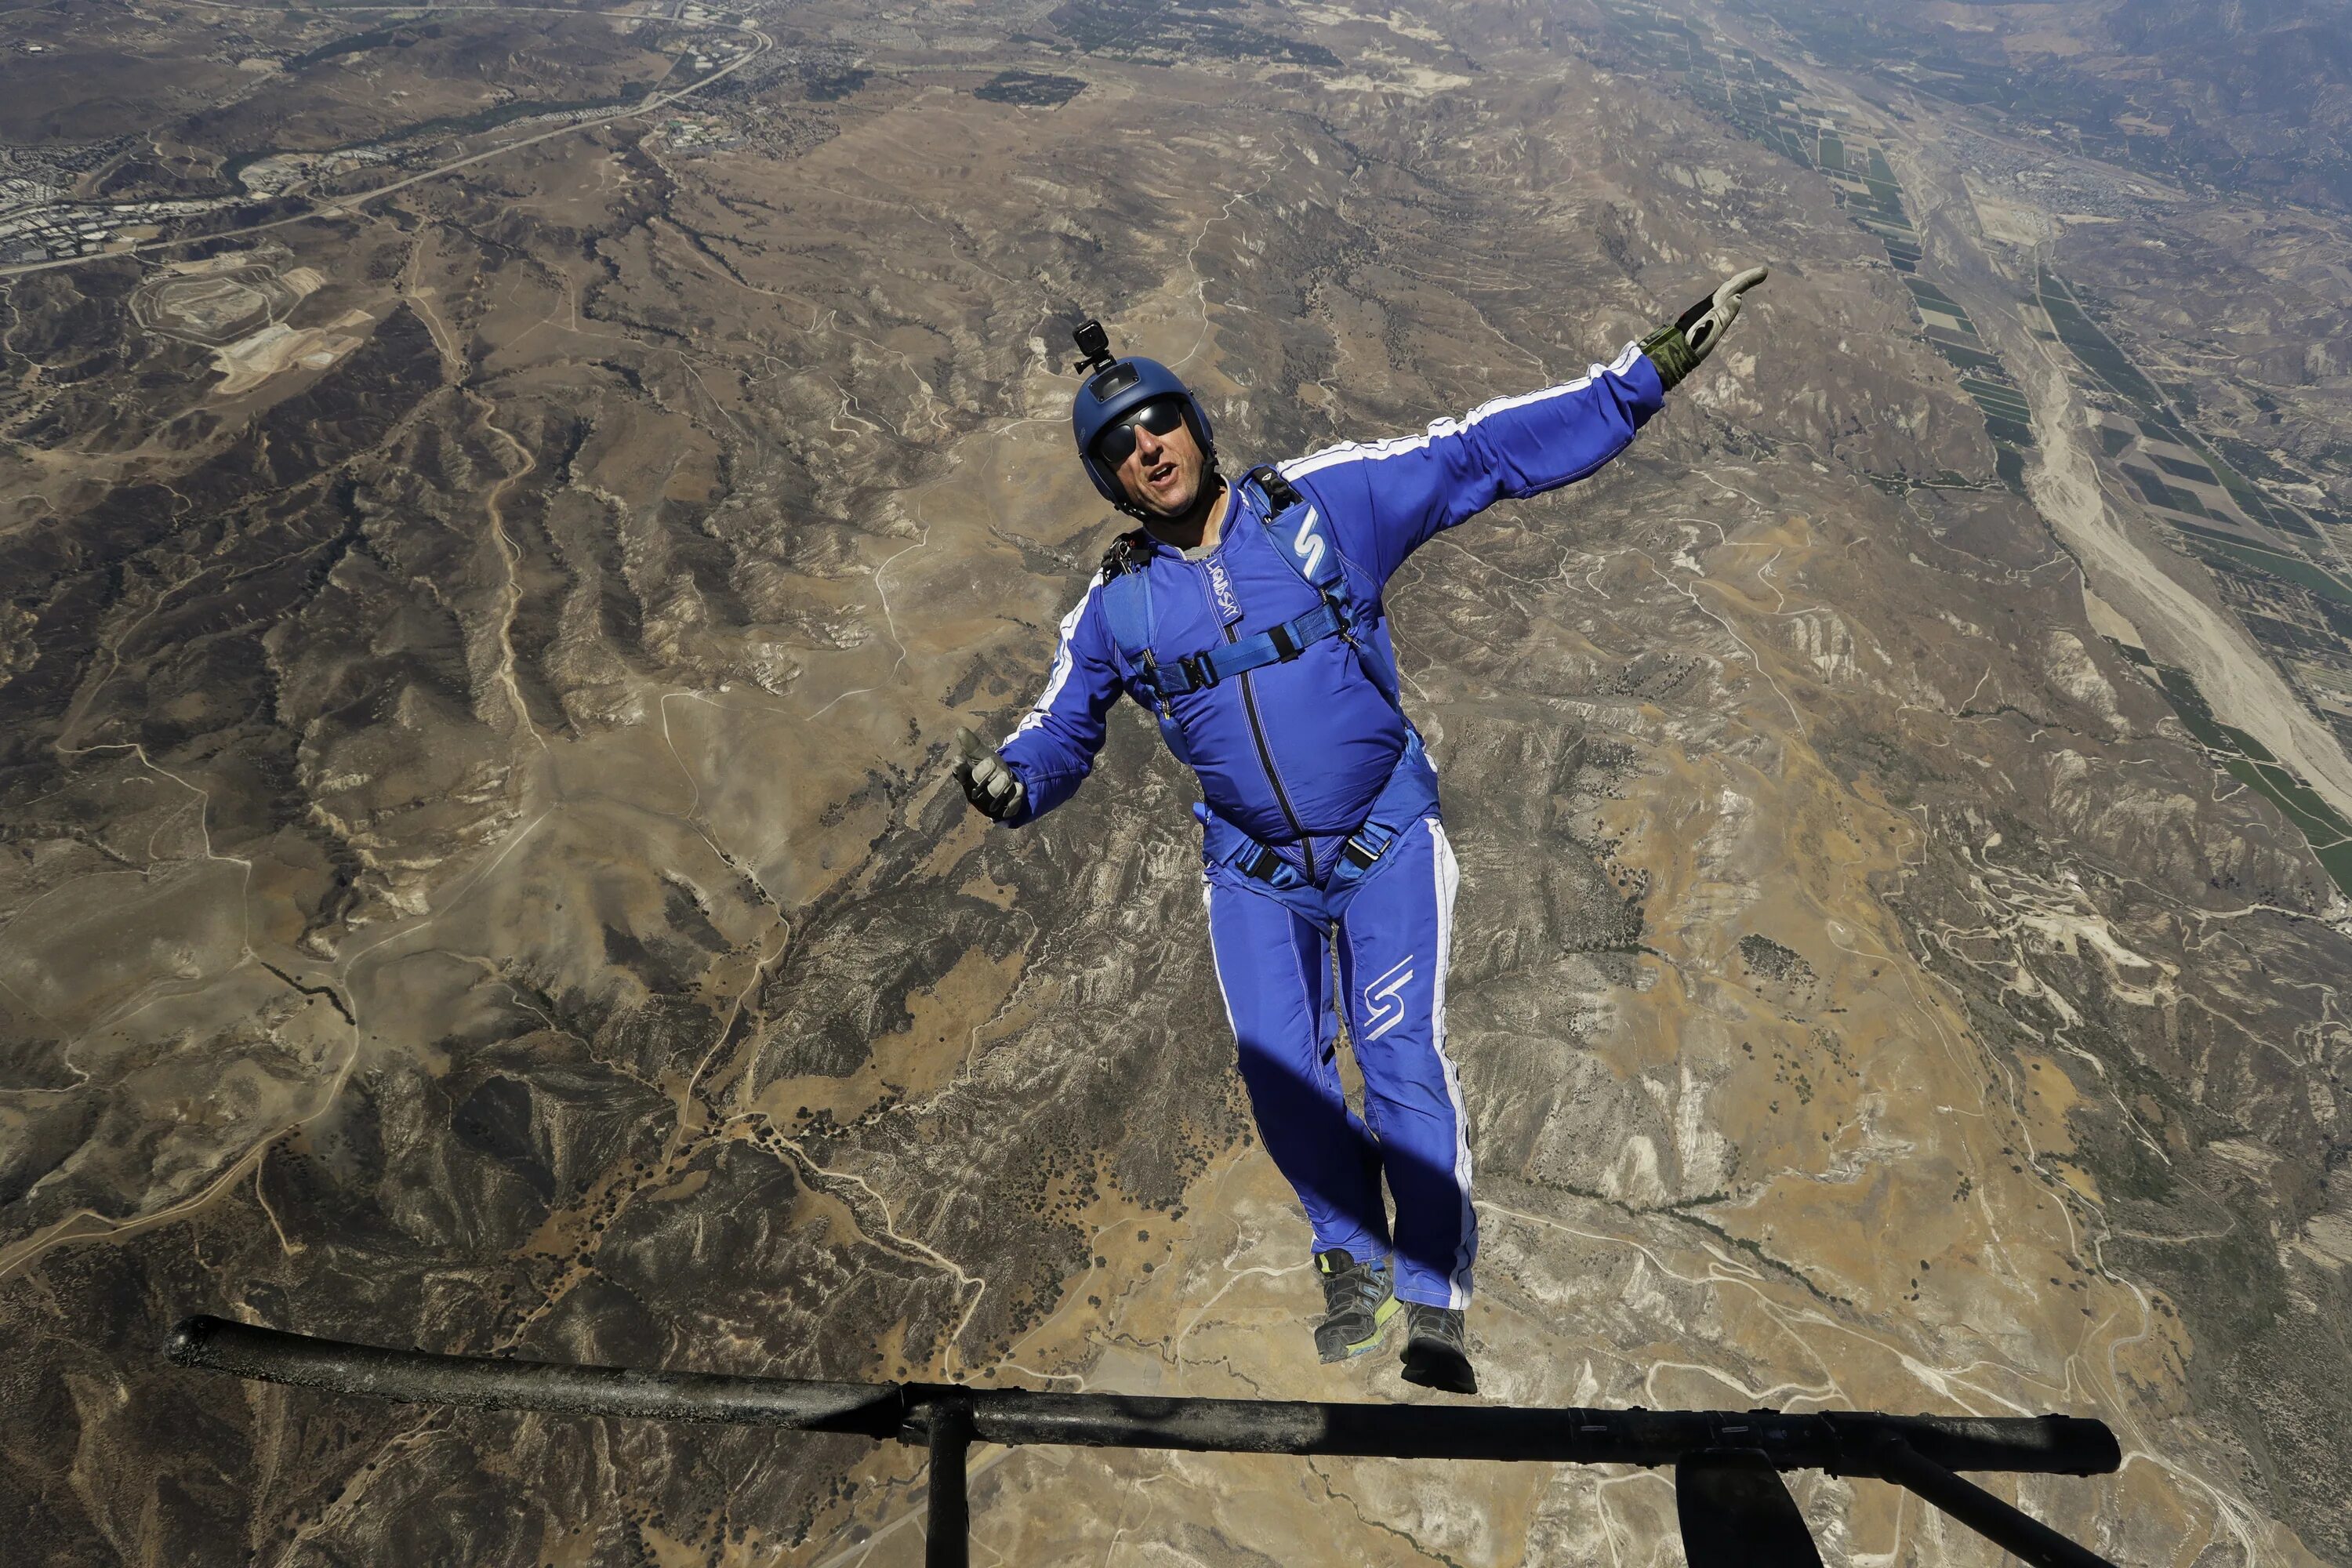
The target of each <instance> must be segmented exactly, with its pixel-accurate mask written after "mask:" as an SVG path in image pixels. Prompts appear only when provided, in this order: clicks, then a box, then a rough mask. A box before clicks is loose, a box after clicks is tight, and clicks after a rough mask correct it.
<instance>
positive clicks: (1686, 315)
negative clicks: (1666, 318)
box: [1642, 267, 1769, 391]
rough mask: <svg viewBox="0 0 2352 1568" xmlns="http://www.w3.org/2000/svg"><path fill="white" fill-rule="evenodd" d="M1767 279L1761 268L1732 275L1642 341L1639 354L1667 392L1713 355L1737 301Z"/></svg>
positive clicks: (1734, 312)
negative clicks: (1643, 355)
mask: <svg viewBox="0 0 2352 1568" xmlns="http://www.w3.org/2000/svg"><path fill="white" fill-rule="evenodd" d="M1768 276H1769V268H1762V267H1751V268H1748V270H1747V271H1745V272H1740V273H1735V274H1734V275H1733V276H1731V277H1729V278H1727V279H1724V281H1723V286H1722V287H1721V288H1719V289H1717V290H1716V291H1715V292H1714V293H1712V294H1710V295H1708V296H1707V297H1706V299H1704V300H1700V301H1699V302H1698V303H1697V304H1696V305H1693V306H1692V307H1691V308H1690V309H1689V310H1685V311H1684V312H1683V313H1682V314H1681V315H1680V316H1678V317H1676V318H1675V324H1674V325H1673V326H1671V327H1660V328H1659V329H1658V330H1657V331H1654V332H1652V333H1651V334H1650V335H1649V336H1648V337H1646V338H1643V340H1642V352H1643V353H1645V354H1647V355H1649V356H1650V363H1652V364H1654V365H1655V366H1657V369H1658V379H1659V380H1660V381H1662V382H1664V383H1665V384H1666V388H1667V390H1668V391H1672V390H1673V389H1674V385H1675V383H1676V382H1678V381H1680V380H1682V378H1683V377H1685V376H1686V375H1688V374H1690V373H1691V372H1693V371H1695V370H1696V369H1697V368H1698V362H1699V361H1701V360H1703V359H1705V358H1706V356H1707V355H1708V354H1710V353H1713V352H1714V351H1715V345H1716V343H1717V342H1718V341H1720V340H1721V338H1722V337H1723V334H1724V332H1725V331H1727V330H1728V329H1729V328H1730V326H1731V321H1732V318H1733V317H1735V316H1737V315H1738V314H1739V297H1740V296H1741V295H1742V294H1745V293H1747V292H1748V290H1749V289H1753V288H1755V287H1756V285H1758V284H1759V283H1761V282H1763V281H1764V279H1765V278H1766V277H1768Z"/></svg>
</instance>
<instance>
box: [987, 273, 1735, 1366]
mask: <svg viewBox="0 0 2352 1568" xmlns="http://www.w3.org/2000/svg"><path fill="white" fill-rule="evenodd" d="M1763 277H1764V273H1763V270H1762V269H1761V268H1751V269H1749V270H1748V271H1746V272H1743V273H1740V274H1739V275H1738V276H1737V277H1735V278H1732V279H1729V280H1727V282H1726V283H1725V284H1724V285H1723V286H1722V287H1721V288H1719V289H1717V290H1716V292H1715V293H1714V294H1712V295H1710V296H1709V297H1708V298H1707V299H1705V300H1700V301H1699V302H1698V303H1697V304H1696V305H1694V306H1693V307H1692V308H1691V309H1690V310H1687V311H1685V312H1684V314H1683V315H1682V317H1681V318H1680V319H1679V320H1677V321H1675V323H1674V324H1672V325H1670V326H1666V327H1663V328H1661V329H1659V330H1658V331H1655V332H1653V333H1652V334H1650V336H1648V337H1647V338H1644V339H1643V340H1642V341H1641V342H1635V343H1628V344H1627V345H1626V346H1625V348H1624V351H1623V352H1622V353H1620V354H1619V355H1618V356H1617V358H1616V360H1615V361H1614V362H1613V363H1611V364H1609V365H1607V366H1601V365H1595V366H1593V367H1592V369H1591V374H1587V375H1585V376H1582V377H1580V378H1579V379H1577V380H1575V381H1571V382H1569V383H1566V384H1562V385H1559V386H1553V387H1548V388H1546V389H1544V390H1542V391H1539V392H1533V393H1529V394H1527V395H1524V396H1518V397H1504V398H1498V399H1496V401H1494V402H1491V403H1488V404H1486V405H1483V406H1481V407H1479V408H1476V409H1474V410H1473V411H1471V413H1470V414H1469V415H1468V416H1465V418H1462V419H1460V420H1453V419H1441V420H1439V421H1438V422H1437V423H1435V424H1433V425H1432V426H1430V427H1429V429H1428V431H1427V432H1426V433H1425V434H1423V435H1419V436H1412V437H1398V438H1396V439H1393V440H1387V441H1377V442H1372V443H1370V444H1368V445H1358V444H1354V443H1349V444H1344V445H1341V446H1338V447H1330V448H1328V449H1327V450H1324V451H1321V452H1317V453H1315V454H1313V455H1312V456H1309V457H1306V458H1298V459H1297V460H1295V461H1292V462H1288V463H1284V464H1281V465H1279V466H1278V467H1274V468H1255V469H1253V470H1252V471H1251V472H1250V474H1249V476H1248V477H1247V478H1246V479H1244V480H1241V481H1239V482H1237V483H1228V482H1227V481H1226V480H1225V479H1223V477H1221V476H1220V475H1219V473H1218V471H1217V466H1216V458H1215V450H1216V449H1215V446H1214V444H1213V438H1212V435H1211V430H1210V425H1209V419H1208V416H1207V414H1206V413H1205V412H1204V411H1203V410H1202V408H1201V407H1200V405H1199V404H1198V403H1197V402H1196V401H1195V400H1194V399H1193V398H1192V395H1191V394H1190V393H1189V392H1188V391H1187V390H1186V389H1185V387H1184V385H1183V384H1182V383H1181V381H1180V380H1178V379H1177V377H1176V376H1175V375H1174V374H1173V373H1171V371H1169V370H1168V369H1167V368H1166V367H1165V366H1163V365H1160V364H1159V363H1155V362H1153V361H1151V360H1147V359H1140V358H1132V359H1118V360H1115V359H1113V358H1112V357H1111V355H1110V354H1109V353H1108V344H1107V341H1106V339H1105V338H1104V336H1103V334H1102V331H1101V329H1100V328H1099V327H1098V326H1097V325H1096V324H1095V323H1092V322H1089V323H1087V326H1086V327H1085V328H1082V329H1080V331H1079V334H1078V339H1079V346H1080V348H1081V349H1082V350H1085V351H1086V352H1087V354H1088V358H1087V362H1086V363H1083V364H1081V366H1080V369H1081V370H1083V371H1087V372H1090V373H1091V374H1089V376H1088V379H1087V383H1086V385H1085V386H1084V387H1083V388H1082V389H1081V390H1080V391H1079V393H1078V395H1077V399H1076V406H1075V407H1074V409H1073V411H1072V416H1071V420H1072V425H1073V427H1074V432H1075V434H1076V439H1077V445H1078V454H1079V457H1080V458H1081V459H1082V460H1083V461H1084V462H1085V464H1086V466H1087V473H1088V474H1089V475H1090V476H1092V478H1093V479H1094V481H1095V484H1096V487H1097V489H1100V490H1101V491H1102V493H1103V495H1104V496H1105V497H1106V498H1107V499H1108V500H1110V501H1112V502H1113V503H1114V504H1115V505H1117V506H1118V508H1119V509H1120V510H1123V511H1125V512H1127V513H1128V514H1129V515H1130V516H1132V517H1135V518H1137V519H1138V520H1139V521H1140V522H1141V523H1142V526H1141V527H1140V528H1139V529H1137V530H1135V531H1133V532H1130V533H1128V534H1125V535H1122V536H1121V537H1120V538H1119V540H1118V542H1116V543H1115V544H1114V545H1113V546H1112V548H1111V550H1110V552H1109V553H1108V555H1106V556H1105V557H1104V562H1103V568H1102V570H1101V571H1099V572H1097V574H1095V577H1094V579H1093V581H1091V582H1090V583H1088V584H1087V590H1086V593H1085V594H1084V595H1083V596H1082V597H1081V598H1080V599H1079V601H1078V604H1077V605H1076V608H1074V609H1072V610H1071V611H1070V613H1069V614H1068V615H1067V616H1065V617H1064V618H1063V621H1062V626H1061V641H1060V646H1059V647H1058V648H1057V649H1056V650H1055V655H1054V664H1053V669H1052V672H1051V673H1050V675H1048V677H1047V678H1046V682H1045V692H1044V694H1043V695H1042V696H1040V697H1039V698H1038V700H1037V702H1036V705H1035V706H1034V708H1032V709H1031V710H1030V711H1029V713H1028V714H1027V715H1026V716H1025V717H1024V719H1023V720H1022V721H1021V723H1020V726H1019V728H1018V729H1016V730H1015V731H1013V735H1012V736H1011V737H1010V738H1009V739H1008V740H1007V741H1006V742H1004V744H1003V748H1002V749H1001V751H996V752H992V751H990V750H989V749H988V748H987V747H986V746H985V745H983V744H982V743H981V742H979V741H978V739H977V738H976V737H974V736H972V735H971V731H964V732H963V734H962V736H961V745H962V755H961V759H960V761H959V762H958V763H957V764H956V771H957V775H958V778H959V780H960V781H961V784H963V787H964V790H965V793H966V795H968V796H969V797H970V798H971V802H972V804H973V805H975V806H977V807H978V808H979V809H981V810H982V811H983V812H985V813H986V814H987V815H988V816H991V817H992V818H994V819H995V820H997V821H999V822H1002V823H1004V824H1006V825H1008V826H1020V825H1021V824H1024V823H1027V822H1032V821H1034V820H1035V819H1036V818H1037V817H1039V816H1043V815H1045V813H1046V812H1048V811H1051V810H1052V809H1053V808H1054V807H1055V806H1056V805H1060V804H1061V803H1062V802H1063V801H1065V800H1067V799H1068V798H1069V797H1070V795H1072V794H1073V793H1075V792H1076V789H1077V787H1078V785H1079V784H1080V783H1082V782H1083V781H1084V780H1085V778H1086V776H1087V773H1088V772H1089V771H1090V770H1091V768H1092V767H1093V764H1094V758H1095V754H1096V752H1097V751H1098V750H1099V749H1100V748H1101V746H1102V742H1103V725H1104V721H1105V720H1106V718H1107V716H1108V713H1109V711H1110V709H1111V705H1112V704H1113V703H1114V702H1116V701H1117V700H1118V697H1119V695H1120V694H1121V693H1122V692H1124V693H1126V694H1127V695H1129V696H1130V697H1132V698H1134V699H1135V700H1137V701H1139V702H1140V703H1142V704H1143V705H1144V706H1145V707H1147V708H1149V709H1150V710H1152V712H1153V713H1154V715H1155V716H1156V717H1157V718H1158V720H1159V722H1160V732H1161V734H1162V736H1163V737H1164V738H1165V739H1166V740H1167V742H1168V744H1169V747H1170V748H1171V750H1172V751H1173V752H1175V753H1176V755H1177V757H1178V758H1179V759H1181V761H1183V762H1185V763H1189V764H1190V765H1191V766H1192V768H1193V770H1194V771H1195V772H1196V773H1197V774H1198V775H1199V779H1200V784H1201V792H1202V801H1201V803H1200V804H1199V805H1195V806H1194V807H1193V808H1192V809H1193V813H1194V815H1195V816H1197V817H1198V818H1199V819H1200V821H1201V824H1202V829H1203V844H1202V856H1203V879H1204V889H1203V890H1204V896H1205V898H1206V900H1207V903H1208V911H1209V934H1210V941H1211V943H1212V945H1213V949H1214V952H1215V957H1216V967H1217V979H1218V984H1219V985H1220V987H1221V988H1222V990H1223V993H1224V1000H1225V1010H1226V1014H1227V1016H1228V1017H1229V1019H1230V1020H1231V1022H1232V1025H1233V1030H1234V1038H1235V1040H1236V1042H1237V1043H1238V1045H1239V1047H1240V1058H1241V1072H1242V1078H1243V1080H1244V1083H1245V1084H1246V1085H1247V1086H1248V1089H1249V1095H1250V1104H1251V1108H1252V1110H1254V1111H1255V1115H1256V1118H1257V1123H1258V1128H1259V1131H1260V1132H1261V1134H1262V1136H1263V1137H1264V1138H1265V1147H1266V1152H1268V1153H1269V1154H1271V1155H1272V1156H1273V1157H1274V1161H1275V1163H1276V1166H1277V1167H1279V1168H1280V1170H1281V1172H1282V1173H1283V1174H1284V1176H1286V1178H1288V1180H1289V1182H1290V1184H1291V1185H1292V1187H1293V1188H1294V1189H1296V1190H1297V1194H1298V1198H1299V1202H1300V1203H1301V1205H1304V1207H1305V1208H1306V1210H1307V1218H1308V1220H1309V1221H1310V1222H1311V1224H1312V1226H1313V1228H1314V1246H1315V1265H1316V1268H1317V1272H1318V1275H1319V1276H1320V1278H1321V1279H1322V1282H1323V1286H1324V1292H1325V1298H1326V1307H1327V1312H1326V1316H1325V1318H1324V1320H1323V1321H1322V1322H1321V1323H1319V1324H1318V1327H1317V1329H1316V1335H1315V1338H1316V1344H1317V1348H1318V1352H1320V1354H1321V1356H1322V1358H1323V1359H1324V1360H1325V1361H1338V1360H1340V1359H1342V1358H1344V1357H1347V1356H1351V1355H1357V1354H1361V1353H1363V1352H1367V1351H1370V1350H1371V1349H1372V1348H1373V1347H1374V1346H1375V1345H1377V1344H1378V1343H1379V1342H1380V1340H1381V1335H1382V1333H1383V1332H1384V1331H1385V1330H1386V1327H1387V1324H1388V1322H1389V1321H1390V1319H1391V1317H1392V1316H1394V1315H1395V1314H1396V1312H1397V1311H1398V1310H1399V1303H1400V1302H1402V1304H1403V1306H1402V1310H1403V1313H1404V1316H1405V1321H1406V1344H1405V1349H1404V1356H1403V1360H1404V1375H1405V1377H1406V1378H1407V1379H1408V1380H1410V1381H1412V1382H1415V1383H1421V1384H1428V1385H1430V1386H1433V1387H1437V1388H1444V1389H1450V1390H1453V1391H1454V1392H1458V1393H1464V1394H1468V1393H1475V1391H1476V1387H1477V1384H1476V1379H1475V1374H1474V1373H1473V1372H1472V1369H1471V1366H1470V1362H1469V1357H1468V1352H1467V1345H1466V1341H1465V1331H1464V1327H1463V1319H1462V1309H1463V1307H1464V1306H1465V1304H1466V1303H1467V1302H1468V1301H1469V1299H1470V1274H1471V1262H1472V1259H1473V1258H1475V1255H1476V1252H1477V1246H1478V1223H1477V1215H1476V1214H1475V1210H1474V1209H1473V1208H1472V1206H1471V1197H1470V1142H1469V1131H1470V1121H1469V1116H1468V1114H1467V1112H1466V1111H1465V1109H1464V1106H1463V1099H1462V1086H1461V1081H1460V1079H1458V1078H1457V1076H1456V1075H1455V1072H1454V1063H1453V1061H1452V1060H1451V1058H1448V1056H1447V1055H1446V1050H1445V972H1446V963H1447V959H1448V956H1449V954H1448V944H1449V942H1450V940H1451V936H1452V931H1453V920H1454V888H1455V884H1456V880H1457V873H1456V870H1455V867H1454V852H1453V850H1452V849H1451V848H1450V847H1448V846H1447V843H1446V838H1445V828H1444V823H1443V822H1442V821H1441V820H1440V818H1439V815H1438V802H1437V775H1436V771H1435V770H1434V769H1433V767H1432V766H1431V765H1430V763H1429V759H1428V758H1427V757H1426V756H1425V755H1424V754H1423V751H1422V744H1421V737H1420V736H1419V735H1418V734H1417V733H1415V732H1414V730H1413V727H1412V722H1411V721H1410V720H1408V719H1407V718H1406V716H1405V713H1404V710H1403V708H1402V705H1401V704H1400V702H1399V701H1398V697H1397V682H1396V668H1395V656H1394V654H1393V653H1392V652H1391V648H1390V644H1389V633H1388V626H1387V624H1386V619H1385V615H1384V612H1383V607H1382V604H1381V592H1382V590H1383V589H1384V588H1385V586H1386V585H1387V584H1388V581H1389V579H1390V577H1391V575H1392V574H1394V573H1395V572H1396V569H1397V568H1398V567H1399V566H1400V565H1402V564H1403V563H1404V560H1405V557H1407V556H1408V555H1411V554H1412V552H1413V551H1415V550H1416V549H1418V548H1420V547H1421V546H1422V545H1423V544H1424V543H1426V542H1428V541H1429V540H1430V538H1431V537H1432V536H1433V535H1434V534H1436V533H1437V532H1438V531H1439V530H1441V529H1446V528H1451V527H1453V526H1454V524H1456V523H1458V522H1461V521H1465V519H1467V518H1470V517H1473V516H1475V515H1476V514H1477V513H1478V512H1480V511H1483V510H1486V508H1487V507H1488V506H1489V505H1491V504H1493V503H1494V502H1495V501H1496V500H1501V499H1504V498H1506V497H1517V496H1529V495H1536V494H1538V493H1540V492H1542V491H1544V490H1549V489H1555V488H1557V487H1559V486H1560V485H1565V484H1569V483H1570V482H1572V481H1574V480H1576V479H1582V478H1583V477H1584V476H1585V475H1587V474H1590V473H1591V472H1592V471H1593V470H1594V469H1596V468H1600V467H1601V465H1602V464H1603V463H1606V462H1607V461H1609V459H1610V458H1613V457H1615V456H1616V455H1617V454H1618V453H1619V452H1621V451H1622V450H1624V448H1625V447H1626V445H1627V444H1628V443H1629V442H1631V441H1632V440H1633V434H1634V432H1635V431H1637V430H1639V429H1640V428H1641V427H1642V425H1643V422H1645V421H1646V420H1648V419H1649V417H1650V416H1652V415H1654V414H1655V413H1656V412H1657V411H1658V409H1659V408H1660V406H1662V405H1663V403H1664V396H1665V393H1666V391H1667V389H1668V388H1669V387H1671V386H1673V385H1674V384H1675V383H1676V382H1678V381H1680V380H1681V379H1682V378H1683V376H1685V375H1686V374H1689V372H1690V371H1691V370H1692V369H1693V368H1694V367H1695V366H1696V364H1697V363H1698V362H1699V361H1700V360H1701V359H1703V358H1704V357H1705V356H1706V353H1708V352H1709V351H1710V350H1712V349H1713V347H1714V346H1715V344H1716V342H1717V341H1719V339H1720V338H1721V336H1722V334H1723V331H1724V330H1725V329H1726V328H1727V327H1728V326H1729V325H1730V323H1731V320H1732V318H1733V317H1734V316H1735V315H1736V314H1737V313H1738V308H1739V297H1740V295H1741V294H1742V293H1743V292H1745V291H1746V290H1747V289H1749V288H1752V287H1753V286H1754V285H1755V284H1756V283H1758V282H1759V281H1761V280H1762V279H1763ZM1335 952H1336V955H1337V967H1338V971H1339V974H1338V982H1337V994H1336V995H1334V994H1332V969H1333V956H1334V954H1335ZM1341 1016H1344V1017H1345V1020H1346V1028H1347V1032H1348V1039H1349V1045H1350V1047H1352V1049H1353V1050H1354V1052H1355V1057H1356V1061H1357V1065H1358V1067H1359V1068H1360V1071H1361V1073H1362V1076H1363V1083H1364V1095H1363V1112H1362V1114H1361V1115H1360V1116H1359V1115H1358V1114H1357V1113H1356V1112H1355V1111H1354V1110H1350V1109H1349V1105H1348V1101H1347V1098H1346V1095H1345V1093H1344V1091H1343V1090H1342V1089H1341V1086H1340V1081H1339V1073H1338V1071H1337V1069H1336V1068H1335V1066H1334V1057H1335V1051H1336V1045H1337V1041H1338V1035H1339V1019H1340V1017H1341ZM1383 1179H1385V1181H1386V1184H1387V1186H1388V1191H1389V1194H1390V1195H1391V1197H1393V1199H1394V1200H1395V1205H1396V1218H1395V1222H1394V1224H1393V1226H1391V1223H1390V1221H1389V1217H1388V1211H1387V1207H1386V1205H1385V1204H1384V1203H1383V1201H1382V1197H1381V1184H1382V1181H1383Z"/></svg>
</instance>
